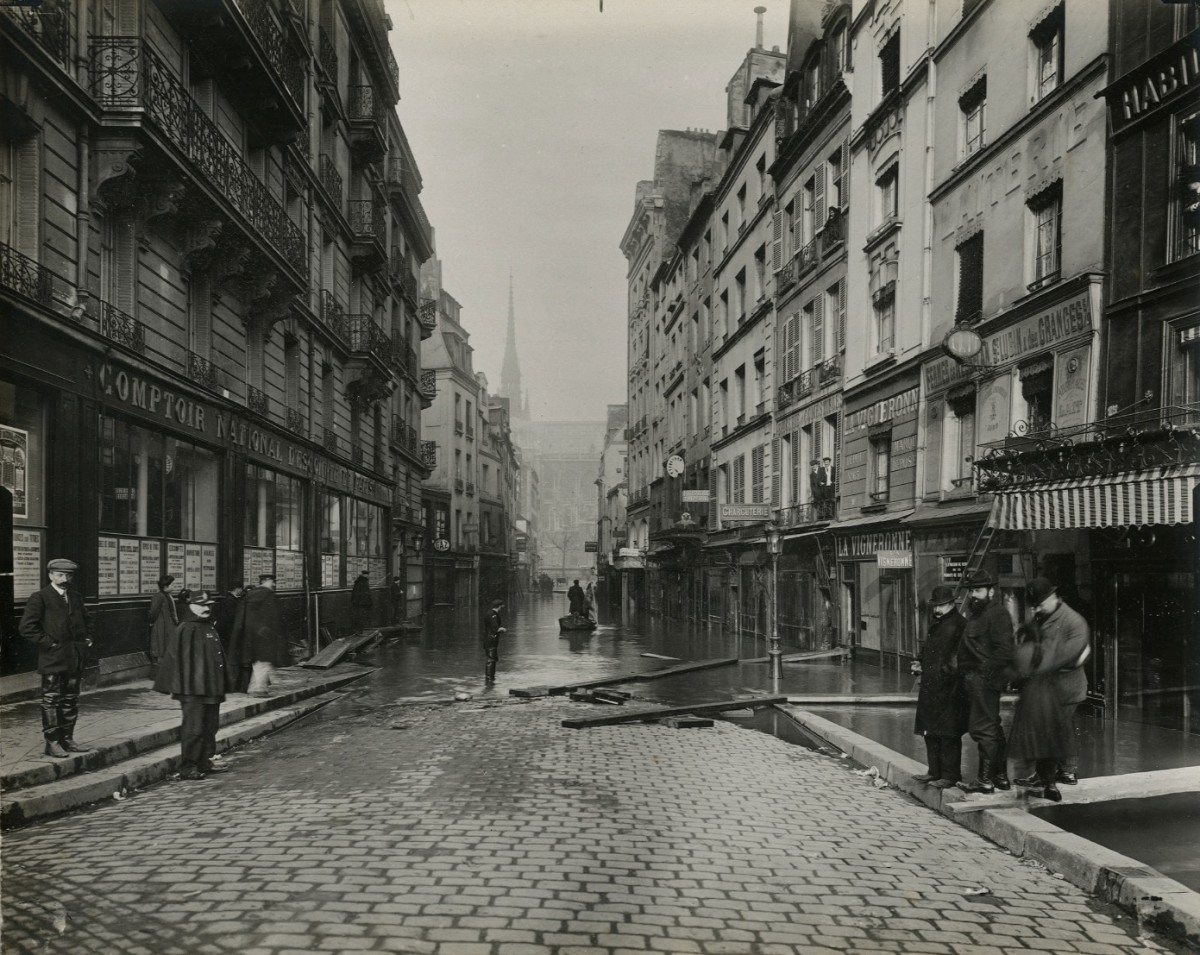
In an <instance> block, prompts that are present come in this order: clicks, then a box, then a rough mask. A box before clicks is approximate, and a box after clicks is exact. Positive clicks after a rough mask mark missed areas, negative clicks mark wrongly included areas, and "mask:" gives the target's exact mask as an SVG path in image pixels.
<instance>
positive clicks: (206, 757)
mask: <svg viewBox="0 0 1200 955" xmlns="http://www.w3.org/2000/svg"><path fill="white" fill-rule="evenodd" d="M215 603H216V600H214V599H213V598H212V597H210V596H209V595H208V592H207V591H205V590H200V591H197V592H196V593H194V594H191V595H190V596H189V597H188V606H187V610H185V611H184V613H183V620H182V622H180V624H179V626H178V628H177V629H176V630H175V633H174V635H173V636H172V637H171V639H170V640H169V641H168V642H167V645H166V648H165V652H164V654H163V658H162V663H161V664H160V665H159V668H158V676H157V678H156V679H155V681H154V689H155V690H157V691H158V692H159V693H167V694H170V696H171V697H172V698H173V699H176V700H178V701H179V707H180V709H181V710H182V711H183V712H182V719H181V723H180V727H179V751H180V755H181V757H182V758H181V759H180V763H179V778H180V779H184V780H195V779H203V778H204V777H205V776H207V775H208V774H209V773H223V772H225V770H224V769H218V768H217V767H216V766H214V765H213V761H212V758H213V756H214V755H215V754H216V752H217V730H218V728H219V727H220V723H221V703H222V702H224V700H225V690H226V680H227V679H228V672H229V671H228V668H227V667H226V665H225V651H224V649H223V648H222V646H221V637H220V634H218V633H217V628H216V627H214V626H213V623H212V621H211V620H210V619H209V614H210V613H211V612H212V607H213V604H215Z"/></svg>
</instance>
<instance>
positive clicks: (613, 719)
mask: <svg viewBox="0 0 1200 955" xmlns="http://www.w3.org/2000/svg"><path fill="white" fill-rule="evenodd" d="M783 701H784V697H782V696H762V697H757V698H751V699H741V700H725V701H722V702H717V703H693V704H691V705H689V706H666V707H660V708H658V709H653V710H634V711H632V712H625V713H621V714H619V715H613V716H592V717H584V718H575V719H567V720H563V721H562V725H563V726H565V727H566V728H567V729H586V728H587V727H591V726H613V725H615V724H617V723H645V722H651V721H654V720H661V719H664V718H665V717H668V716H687V715H690V714H692V713H718V712H725V711H727V710H741V709H745V708H746V707H760V706H774V705H775V704H777V703H782V702H783Z"/></svg>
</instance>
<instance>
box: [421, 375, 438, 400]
mask: <svg viewBox="0 0 1200 955" xmlns="http://www.w3.org/2000/svg"><path fill="white" fill-rule="evenodd" d="M420 391H421V394H422V395H423V396H425V397H426V398H428V399H429V400H430V401H432V400H433V399H434V396H435V395H437V372H436V371H433V370H432V369H429V370H426V371H423V372H421V384H420Z"/></svg>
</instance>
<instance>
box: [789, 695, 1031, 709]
mask: <svg viewBox="0 0 1200 955" xmlns="http://www.w3.org/2000/svg"><path fill="white" fill-rule="evenodd" d="M1016 699H1017V698H1016V697H1015V696H1011V695H1009V694H1004V695H1003V696H1001V697H1000V702H1001V703H1015V702H1016ZM787 701H788V705H789V706H800V707H806V708H807V707H813V706H916V705H917V694H915V693H861V694H860V693H828V694H821V693H811V694H803V695H796V696H789V697H788V700H787Z"/></svg>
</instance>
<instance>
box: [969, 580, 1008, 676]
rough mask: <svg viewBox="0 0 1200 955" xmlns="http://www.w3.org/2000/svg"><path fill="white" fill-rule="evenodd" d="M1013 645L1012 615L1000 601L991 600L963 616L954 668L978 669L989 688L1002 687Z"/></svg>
mask: <svg viewBox="0 0 1200 955" xmlns="http://www.w3.org/2000/svg"><path fill="white" fill-rule="evenodd" d="M1014 646H1015V642H1014V640H1013V623H1012V617H1010V616H1009V615H1008V611H1007V610H1005V609H1004V604H1003V603H1001V601H1000V600H998V599H997V600H992V601H990V602H989V603H988V605H987V606H986V607H984V609H983V611H982V612H981V613H978V614H975V613H972V614H971V615H970V616H969V617H967V625H966V628H965V629H964V630H963V636H962V642H961V643H960V644H959V647H958V668H959V670H960V671H961V672H963V673H966V672H967V671H970V670H975V671H978V672H980V673H982V674H983V678H984V679H985V680H986V681H987V683H988V685H989V686H990V687H991V688H992V689H993V690H997V691H999V690H1003V689H1004V687H1005V686H1007V685H1008V681H1009V679H1010V678H1011V676H1012V673H1011V670H1012V659H1013V648H1014Z"/></svg>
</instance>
